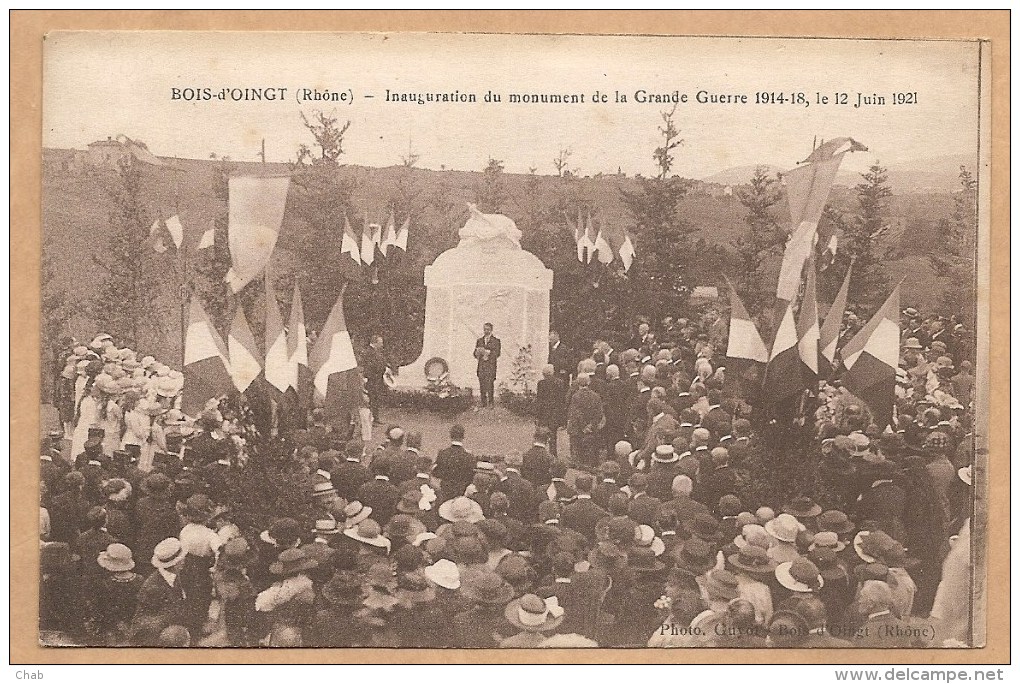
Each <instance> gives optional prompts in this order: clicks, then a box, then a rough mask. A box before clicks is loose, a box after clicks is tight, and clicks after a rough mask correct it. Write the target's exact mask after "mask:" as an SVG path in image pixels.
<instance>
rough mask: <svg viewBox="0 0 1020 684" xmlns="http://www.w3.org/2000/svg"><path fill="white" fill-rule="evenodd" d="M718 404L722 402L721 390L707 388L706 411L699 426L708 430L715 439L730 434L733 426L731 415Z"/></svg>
mask: <svg viewBox="0 0 1020 684" xmlns="http://www.w3.org/2000/svg"><path fill="white" fill-rule="evenodd" d="M720 404H722V392H720V391H719V390H717V389H711V390H709V391H708V413H706V414H705V417H704V418H702V419H701V427H703V428H707V429H708V430H710V431H711V432H712V436H713V437H715V438H716V439H719V438H720V437H722V436H723V435H728V434H730V431H731V430H732V428H733V416H731V415H730V414H729V413H727V412H726V410H725V409H723V407H722V406H721V405H720Z"/></svg>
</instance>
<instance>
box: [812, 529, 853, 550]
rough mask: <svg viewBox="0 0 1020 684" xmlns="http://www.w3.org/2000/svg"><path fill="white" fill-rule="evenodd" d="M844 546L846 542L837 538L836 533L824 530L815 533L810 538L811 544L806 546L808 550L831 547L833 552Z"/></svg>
mask: <svg viewBox="0 0 1020 684" xmlns="http://www.w3.org/2000/svg"><path fill="white" fill-rule="evenodd" d="M845 548H846V544H844V543H843V542H841V541H840V540H839V535H838V534H836V533H835V532H830V531H828V530H826V531H823V532H818V533H816V534H815V536H814V538H813V539H812V540H811V545H810V546H809V547H808V550H809V551H811V550H814V549H832V551H833V552H834V553H839V552H840V551H842V550H843V549H845Z"/></svg>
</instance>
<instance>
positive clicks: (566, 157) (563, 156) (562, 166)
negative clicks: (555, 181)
mask: <svg viewBox="0 0 1020 684" xmlns="http://www.w3.org/2000/svg"><path fill="white" fill-rule="evenodd" d="M572 154H574V151H573V150H572V149H570V148H569V147H564V148H560V151H559V154H557V155H556V158H555V159H553V168H555V169H556V175H557V176H562V175H563V172H564V171H566V170H567V164H569V163H570V156H571V155H572Z"/></svg>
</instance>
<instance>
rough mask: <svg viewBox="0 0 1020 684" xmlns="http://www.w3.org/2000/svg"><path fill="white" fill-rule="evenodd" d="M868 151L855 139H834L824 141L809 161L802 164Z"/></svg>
mask: <svg viewBox="0 0 1020 684" xmlns="http://www.w3.org/2000/svg"><path fill="white" fill-rule="evenodd" d="M867 151H868V148H867V147H865V146H864V145H862V144H860V143H859V142H857V141H856V140H854V139H853V138H833V139H832V140H830V141H829V142H824V141H823V142H822V144H821V145H819V146H818V147H816V148H815V149H814V150H813V151H812V152H811V154H810V155H809V156H808V158H807V159H805V160H804V161H802V162H801V164H806V163H808V162H816V161H824V160H826V159H832V158H833V157H835V156H836V155H837V154H843V153H844V152H867Z"/></svg>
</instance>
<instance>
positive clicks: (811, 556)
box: [805, 547, 848, 582]
mask: <svg viewBox="0 0 1020 684" xmlns="http://www.w3.org/2000/svg"><path fill="white" fill-rule="evenodd" d="M805 557H806V558H807V559H808V560H809V561H811V562H812V563H814V564H815V566H816V567H817V568H818V574H820V575H821V576H822V579H823V580H825V581H826V582H837V581H839V580H843V579H846V578H847V577H848V575H847V571H846V568H844V567H843V566H842V565H840V563H839V558H838V557H837V556H836V552H835V551H834V550H832V549H829V548H823V547H819V548H817V549H813V550H811V551H808V554H807V556H805Z"/></svg>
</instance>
